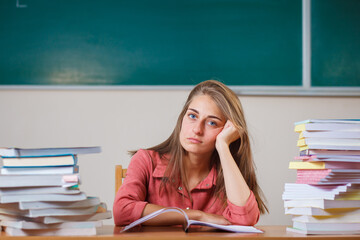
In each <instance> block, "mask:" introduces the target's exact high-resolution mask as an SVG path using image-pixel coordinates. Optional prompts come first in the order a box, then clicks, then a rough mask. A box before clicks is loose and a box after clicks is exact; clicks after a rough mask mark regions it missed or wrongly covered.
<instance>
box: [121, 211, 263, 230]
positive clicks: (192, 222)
mask: <svg viewBox="0 0 360 240" xmlns="http://www.w3.org/2000/svg"><path fill="white" fill-rule="evenodd" d="M167 212H176V213H180V214H182V215H183V216H184V220H185V224H184V231H185V232H187V231H188V230H189V227H190V226H191V225H200V226H207V227H213V228H216V229H219V230H223V231H229V232H237V233H263V231H261V230H259V229H257V228H255V227H252V226H241V225H220V224H214V223H209V222H201V221H196V220H190V219H189V217H188V215H187V214H186V213H185V211H184V210H182V209H180V208H163V209H160V210H158V211H156V212H153V213H151V214H149V215H147V216H145V217H142V218H140V219H138V220H136V221H134V222H132V223H131V224H129V225H127V226H126V227H124V228H123V229H122V230H121V232H125V231H127V230H129V229H130V228H133V227H135V226H137V225H139V224H141V223H143V222H145V221H147V220H150V219H152V218H154V217H156V216H158V215H160V214H162V213H167Z"/></svg>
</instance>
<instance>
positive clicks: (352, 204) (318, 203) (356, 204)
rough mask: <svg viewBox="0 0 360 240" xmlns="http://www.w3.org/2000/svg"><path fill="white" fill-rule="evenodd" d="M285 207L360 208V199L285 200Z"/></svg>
mask: <svg viewBox="0 0 360 240" xmlns="http://www.w3.org/2000/svg"><path fill="white" fill-rule="evenodd" d="M284 207H287V208H290V207H315V208H321V209H329V208H360V201H356V200H326V199H309V200H285V201H284Z"/></svg>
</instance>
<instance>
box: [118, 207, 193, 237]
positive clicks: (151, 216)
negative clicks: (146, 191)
mask: <svg viewBox="0 0 360 240" xmlns="http://www.w3.org/2000/svg"><path fill="white" fill-rule="evenodd" d="M167 212H177V213H180V214H181V215H183V216H184V218H185V222H188V220H189V218H188V216H187V215H186V213H185V212H184V211H183V210H182V209H180V208H163V209H160V210H158V211H155V212H153V213H151V214H149V215H146V216H145V217H142V218H140V219H138V220H136V221H134V222H132V223H130V224H129V225H127V226H125V227H124V228H123V229H122V230H121V231H120V232H125V231H127V230H129V229H130V228H133V227H135V226H137V225H139V224H141V223H143V222H146V221H147V220H150V219H152V218H154V217H156V216H158V215H160V214H162V213H167Z"/></svg>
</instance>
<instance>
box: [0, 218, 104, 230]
mask: <svg viewBox="0 0 360 240" xmlns="http://www.w3.org/2000/svg"><path fill="white" fill-rule="evenodd" d="M0 225H1V226H4V227H12V228H21V229H24V230H25V229H56V228H97V227H101V226H102V222H101V221H86V222H63V223H53V224H44V223H37V222H31V221H24V220H21V221H10V220H2V221H1V222H0Z"/></svg>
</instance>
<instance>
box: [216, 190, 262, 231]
mask: <svg viewBox="0 0 360 240" xmlns="http://www.w3.org/2000/svg"><path fill="white" fill-rule="evenodd" d="M227 204H228V205H227V207H226V208H225V210H224V212H223V216H224V217H225V218H226V219H227V220H228V221H229V222H231V223H232V224H238V225H246V226H253V225H255V224H256V223H257V222H258V221H259V217H260V210H259V207H258V204H257V201H256V198H255V195H254V193H253V192H252V191H251V192H250V196H249V198H248V200H247V202H246V204H245V205H244V206H237V205H235V204H233V203H232V202H230V201H229V200H227Z"/></svg>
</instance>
